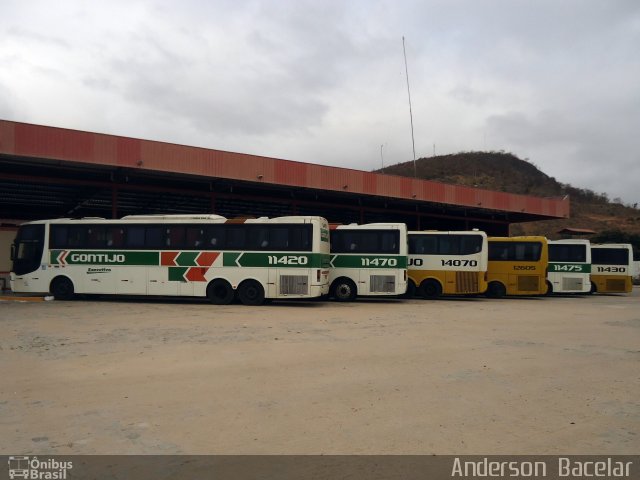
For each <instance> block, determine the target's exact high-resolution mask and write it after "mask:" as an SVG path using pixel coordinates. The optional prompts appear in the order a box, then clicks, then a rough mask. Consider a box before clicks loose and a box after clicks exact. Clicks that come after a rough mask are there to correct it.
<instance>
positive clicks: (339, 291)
mask: <svg viewBox="0 0 640 480" xmlns="http://www.w3.org/2000/svg"><path fill="white" fill-rule="evenodd" d="M357 295H358V289H357V287H356V284H355V283H353V282H352V281H351V280H349V279H348V278H338V279H337V280H335V281H334V282H333V283H332V284H331V296H332V297H333V298H334V299H335V300H337V301H338V302H352V301H354V300H355V298H356V296H357Z"/></svg>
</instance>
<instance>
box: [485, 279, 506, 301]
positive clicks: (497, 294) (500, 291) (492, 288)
mask: <svg viewBox="0 0 640 480" xmlns="http://www.w3.org/2000/svg"><path fill="white" fill-rule="evenodd" d="M506 294H507V289H506V288H504V285H503V284H502V283H500V282H491V283H489V288H487V297H490V298H502V297H504V296H505V295H506Z"/></svg>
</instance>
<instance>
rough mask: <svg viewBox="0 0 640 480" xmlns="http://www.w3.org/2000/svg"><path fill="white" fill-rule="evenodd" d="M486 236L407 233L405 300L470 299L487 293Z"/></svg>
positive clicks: (465, 233)
mask: <svg viewBox="0 0 640 480" xmlns="http://www.w3.org/2000/svg"><path fill="white" fill-rule="evenodd" d="M487 251H488V250H487V234H486V233H484V232H480V231H477V230H474V231H463V232H438V231H423V232H409V284H408V286H407V296H408V297H412V296H414V295H415V294H419V295H420V296H422V297H425V298H436V297H439V296H441V295H474V294H481V293H484V292H485V290H486V289H487V278H486V276H487Z"/></svg>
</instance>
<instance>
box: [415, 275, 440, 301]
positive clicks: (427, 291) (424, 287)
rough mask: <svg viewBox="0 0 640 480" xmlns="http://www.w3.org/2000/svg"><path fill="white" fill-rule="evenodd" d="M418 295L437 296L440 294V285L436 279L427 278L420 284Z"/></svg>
mask: <svg viewBox="0 0 640 480" xmlns="http://www.w3.org/2000/svg"><path fill="white" fill-rule="evenodd" d="M420 295H422V296H423V297H424V298H438V297H439V296H441V295H442V285H440V282H438V281H437V280H434V279H433V278H429V279H427V280H425V281H424V282H422V283H421V284H420Z"/></svg>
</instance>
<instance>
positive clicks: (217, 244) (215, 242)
mask: <svg viewBox="0 0 640 480" xmlns="http://www.w3.org/2000/svg"><path fill="white" fill-rule="evenodd" d="M225 244H226V230H225V227H224V226H222V225H214V226H210V227H207V228H206V229H205V235H204V248H208V249H209V250H224V249H225Z"/></svg>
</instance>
